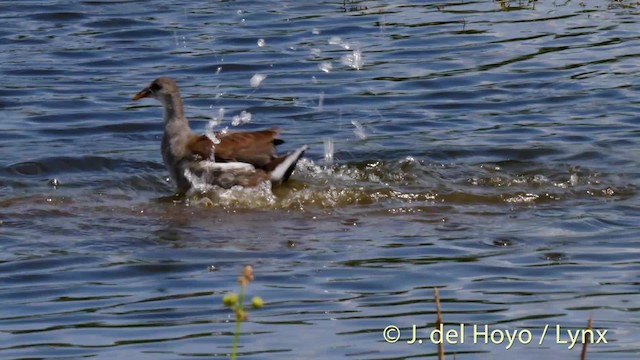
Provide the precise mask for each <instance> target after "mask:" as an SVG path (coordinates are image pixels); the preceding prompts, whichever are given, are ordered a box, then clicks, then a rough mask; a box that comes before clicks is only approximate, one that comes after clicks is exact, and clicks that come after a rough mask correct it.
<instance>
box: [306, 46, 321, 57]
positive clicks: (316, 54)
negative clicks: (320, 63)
mask: <svg viewBox="0 0 640 360" xmlns="http://www.w3.org/2000/svg"><path fill="white" fill-rule="evenodd" d="M309 52H310V53H311V56H313V57H316V58H319V57H320V55H322V50H320V49H318V48H312V49H311V50H309Z"/></svg>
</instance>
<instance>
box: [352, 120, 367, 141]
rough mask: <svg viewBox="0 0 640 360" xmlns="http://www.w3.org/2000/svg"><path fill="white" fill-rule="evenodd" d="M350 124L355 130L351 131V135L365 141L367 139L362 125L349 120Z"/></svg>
mask: <svg viewBox="0 0 640 360" xmlns="http://www.w3.org/2000/svg"><path fill="white" fill-rule="evenodd" d="M351 124H353V126H355V127H356V128H355V129H354V130H353V133H354V134H356V136H357V137H358V138H359V139H360V140H365V139H366V138H367V134H366V133H365V131H364V126H362V124H360V123H359V122H357V121H356V120H351Z"/></svg>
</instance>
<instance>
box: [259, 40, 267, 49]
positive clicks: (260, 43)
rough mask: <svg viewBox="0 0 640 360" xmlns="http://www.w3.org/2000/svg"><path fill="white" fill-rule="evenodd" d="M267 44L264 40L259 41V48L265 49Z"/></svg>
mask: <svg viewBox="0 0 640 360" xmlns="http://www.w3.org/2000/svg"><path fill="white" fill-rule="evenodd" d="M266 44H267V43H266V42H265V41H264V39H258V47H264V46H265V45H266Z"/></svg>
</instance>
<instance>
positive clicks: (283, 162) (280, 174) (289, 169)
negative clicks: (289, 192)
mask: <svg viewBox="0 0 640 360" xmlns="http://www.w3.org/2000/svg"><path fill="white" fill-rule="evenodd" d="M308 148H309V146H307V145H304V146H301V147H300V148H298V150H296V151H294V152H292V153H291V154H288V155H284V156H280V157H278V158H275V159H274V160H273V161H271V163H269V164H268V165H267V170H268V171H271V182H272V183H274V184H281V183H283V182H285V181H287V180H289V177H290V176H291V173H293V170H294V169H295V168H296V164H297V163H298V160H300V158H301V157H302V155H304V152H305V151H306V150H307V149H308Z"/></svg>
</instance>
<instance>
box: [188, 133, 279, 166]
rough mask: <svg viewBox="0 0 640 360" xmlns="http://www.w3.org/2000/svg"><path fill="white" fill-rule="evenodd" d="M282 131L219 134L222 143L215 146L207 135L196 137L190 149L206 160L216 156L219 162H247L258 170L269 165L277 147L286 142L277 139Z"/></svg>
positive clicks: (190, 143)
mask: <svg viewBox="0 0 640 360" xmlns="http://www.w3.org/2000/svg"><path fill="white" fill-rule="evenodd" d="M279 132H280V129H277V128H271V129H267V130H261V131H247V132H233V133H227V134H220V133H217V134H216V136H217V137H218V139H219V140H220V143H218V144H214V143H213V142H212V141H211V139H209V138H208V137H207V136H206V135H200V136H194V137H193V139H192V140H191V141H190V142H189V144H188V147H189V150H190V151H191V153H192V154H196V155H199V156H201V157H203V158H204V159H209V158H211V154H212V153H213V155H214V156H215V160H216V161H218V162H245V163H249V164H251V165H253V166H255V167H257V168H262V167H264V166H265V165H267V164H268V163H269V162H271V160H272V159H273V158H274V157H275V146H276V145H279V144H282V143H283V142H284V141H282V140H280V139H277V138H276V137H277V136H278V133H279Z"/></svg>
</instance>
